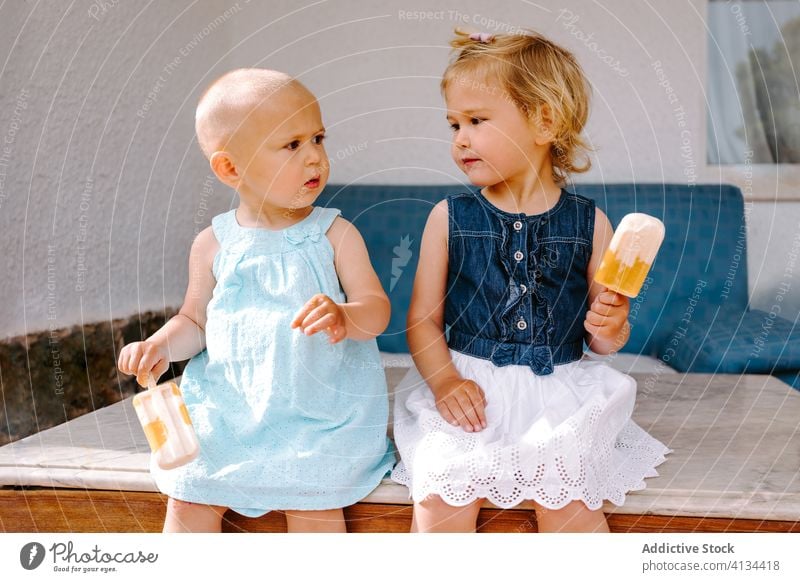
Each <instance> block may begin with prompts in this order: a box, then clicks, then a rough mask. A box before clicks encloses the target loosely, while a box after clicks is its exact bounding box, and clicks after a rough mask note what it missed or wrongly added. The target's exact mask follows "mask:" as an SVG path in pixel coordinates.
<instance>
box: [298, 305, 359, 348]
mask: <svg viewBox="0 0 800 582" xmlns="http://www.w3.org/2000/svg"><path fill="white" fill-rule="evenodd" d="M295 327H299V328H300V331H302V332H303V333H304V334H306V335H314V334H315V333H317V332H318V331H322V330H325V332H326V333H327V334H328V336H329V337H330V343H332V344H335V343H338V342H340V341H342V340H343V339H345V338H346V337H347V328H346V327H345V317H344V310H343V309H342V307H341V305H339V304H338V303H336V302H335V301H334V300H333V299H331V298H330V297H328V296H327V295H325V294H323V293H317V294H316V295H314V296H313V297H312V298H311V299H309V300H308V303H306V304H305V305H304V306H303V307H302V309H300V311H298V312H297V315H295V316H294V319H293V320H292V329H294V328H295Z"/></svg>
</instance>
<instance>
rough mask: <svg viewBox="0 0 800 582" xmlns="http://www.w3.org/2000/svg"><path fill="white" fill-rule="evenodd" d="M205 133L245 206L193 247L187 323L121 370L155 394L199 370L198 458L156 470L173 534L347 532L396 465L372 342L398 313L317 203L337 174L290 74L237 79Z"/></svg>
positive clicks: (245, 72) (350, 235)
mask: <svg viewBox="0 0 800 582" xmlns="http://www.w3.org/2000/svg"><path fill="white" fill-rule="evenodd" d="M196 130H197V139H198V142H199V144H200V147H201V148H202V150H203V153H204V154H205V155H206V156H207V157H208V159H209V162H210V164H211V168H212V170H213V171H214V173H215V174H216V176H217V177H218V178H219V180H220V181H222V182H223V183H224V184H226V185H228V186H230V187H231V188H233V189H235V190H236V191H237V192H238V195H239V206H238V207H237V208H234V209H233V210H230V211H228V212H225V213H224V214H221V215H218V216H215V217H214V219H213V220H212V222H211V226H210V227H208V228H207V229H205V230H203V231H202V232H201V233H200V234H199V235H198V236H197V238H196V239H195V241H194V243H193V245H192V249H191V254H190V257H189V267H190V268H189V286H188V290H187V293H186V298H185V300H184V304H183V306H182V307H181V309H180V312H179V314H178V315H176V316H175V317H173V318H172V319H170V321H168V322H167V324H166V325H164V327H162V328H161V329H160V330H159V331H158V332H157V333H155V334H154V335H153V336H152V337H150V338H149V339H148V340H147V341H144V342H136V343H132V344H129V345H127V346H125V348H124V349H123V350H122V352H121V353H120V356H119V362H118V366H119V369H120V370H121V371H122V372H124V373H130V374H136V375H137V379H138V381H139V383H140V384H142V385H146V384H147V378H148V375H150V374H153V375H154V376H155V377H156V378H158V377H159V376H160V375H161V374H163V373H164V371H166V369H167V368H168V366H169V362H170V361H180V360H185V359H187V358H191V361H190V362H189V363H188V365H187V366H186V369H185V371H184V373H183V378H182V380H181V391H182V392H183V396H184V400H185V402H186V406H187V408H188V410H189V414H190V416H191V418H192V422H193V424H194V427H195V430H196V431H197V435H198V439H199V441H200V455H199V457H198V458H197V459H195V460H194V461H192V462H190V463H188V464H186V465H184V466H182V467H178V468H176V469H172V470H168V471H165V470H161V469H159V467H158V466H157V465H156V464H155V462H153V461H151V466H150V470H151V473H152V475H153V477H154V478H155V481H156V484H157V485H158V488H159V490H161V491H162V492H163V493H166V494H167V495H168V496H169V502H168V505H167V516H166V520H165V523H164V531H220V528H221V518H222V514H223V513H224V512H225V511H226V509H233V510H234V511H236V512H238V513H241V514H242V515H246V516H250V517H255V516H259V515H263V514H265V513H266V512H268V511H271V510H284V511H285V512H286V517H287V526H288V529H289V531H345V524H344V519H343V514H342V509H341V508H343V507H345V506H348V505H351V504H353V503H355V502H357V501H359V500H360V499H362V498H363V497H365V496H366V495H367V494H368V493H370V491H372V490H373V489H374V488H375V487H376V486H377V485H378V483H380V481H381V479H382V478H383V477H384V476H385V475H386V474H387V472H388V471H390V470H391V468H392V465H393V463H394V454H393V453H392V452H391V450H392V449H391V447H390V442H389V440H388V439H387V436H386V424H387V422H388V401H387V394H386V380H385V376H384V372H383V369H382V366H381V362H380V356H379V352H378V348H377V344H376V342H375V339H374V338H375V337H376V336H377V335H378V334H380V333H381V332H383V330H384V329H385V328H386V326H387V324H388V321H389V312H390V305H389V301H388V298H387V297H386V294H385V293H384V291H383V289H382V287H381V284H380V282H379V280H378V277H377V276H376V274H375V272H374V270H373V269H372V266H371V264H370V261H369V256H368V254H367V250H366V246H365V245H364V241H363V239H362V237H361V235H360V234H359V233H358V231H357V230H356V228H355V227H354V226H353V225H352V224H351V223H349V222H348V221H346V220H345V219H343V218H342V217H341V216H338V215H339V211H338V210H336V209H332V208H320V207H315V206H312V204H313V203H314V201H315V200H316V198H317V197H318V196H319V194H320V192H322V189H323V188H324V186H325V184H326V182H327V179H328V170H329V162H328V158H327V156H326V154H325V148H324V146H323V138H324V133H325V128H324V126H323V124H322V117H321V114H320V109H319V105H318V104H317V101H316V99H315V98H314V96H313V95H312V94H311V93H310V92H309V91H308V89H306V88H305V87H304V86H303V85H302V84H301V83H299V82H298V81H297V80H295V79H292V78H290V77H288V76H287V75H285V74H282V73H278V72H276V71H269V70H264V69H240V70H236V71H232V72H230V73H228V74H226V75H223V76H222V77H221V78H220V79H218V80H217V81H216V82H214V83H213V84H212V85H211V86H210V87H209V88H208V90H207V91H206V92H205V94H204V95H203V96H202V98H201V99H200V102H199V105H198V107H197V114H196ZM319 332H324V333H319Z"/></svg>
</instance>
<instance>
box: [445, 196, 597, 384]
mask: <svg viewBox="0 0 800 582" xmlns="http://www.w3.org/2000/svg"><path fill="white" fill-rule="evenodd" d="M447 207H448V215H449V220H448V222H449V226H448V257H449V268H448V275H447V297H446V299H445V310H444V317H445V324H446V328H445V329H446V337H447V345H448V347H450V348H452V349H453V350H456V351H459V352H462V353H465V354H469V355H471V356H475V357H478V358H483V359H486V360H491V361H492V363H494V364H495V365H496V366H508V365H511V364H521V365H526V366H530V367H531V369H532V370H533V372H534V373H535V374H537V375H540V376H544V375H547V374H551V373H552V372H553V366H555V365H557V364H566V363H568V362H572V361H574V360H579V359H581V356H582V355H583V338H584V335H585V333H586V329H585V328H584V327H583V321H584V319H585V318H586V311H587V310H588V308H589V285H588V283H587V281H586V269H587V266H588V264H589V259H590V258H591V255H592V236H593V233H594V215H595V203H594V200H592V199H590V198H586V197H584V196H580V195H578V194H572V193H570V192H567V191H566V190H562V191H561V197H560V198H559V200H558V202H557V203H556V205H555V206H554V207H553V208H551V209H550V210H548V211H547V212H544V213H542V214H534V215H526V214H522V213H511V212H505V211H503V210H500V209H499V208H497V207H495V206H494V205H493V204H491V203H490V202H489V201H488V200H487V199H486V198H485V197H484V196H483V195H482V194H481V193H480V192H469V193H462V194H454V195H450V196H448V197H447Z"/></svg>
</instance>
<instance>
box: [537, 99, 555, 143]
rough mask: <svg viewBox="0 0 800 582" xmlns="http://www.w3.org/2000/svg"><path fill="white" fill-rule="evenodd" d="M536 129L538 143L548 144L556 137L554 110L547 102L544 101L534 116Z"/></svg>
mask: <svg viewBox="0 0 800 582" xmlns="http://www.w3.org/2000/svg"><path fill="white" fill-rule="evenodd" d="M532 121H533V125H534V128H535V130H536V145H547V144H549V143H551V142H552V141H553V140H554V139H555V131H554V125H555V120H554V119H553V111H552V110H551V109H550V106H549V105H548V104H547V103H542V104H541V105H540V106H539V109H538V111H536V113H535V114H534V116H533V120H532Z"/></svg>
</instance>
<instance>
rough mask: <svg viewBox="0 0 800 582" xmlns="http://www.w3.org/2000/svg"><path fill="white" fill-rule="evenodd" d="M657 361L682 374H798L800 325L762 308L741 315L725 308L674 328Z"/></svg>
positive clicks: (799, 365)
mask: <svg viewBox="0 0 800 582" xmlns="http://www.w3.org/2000/svg"><path fill="white" fill-rule="evenodd" d="M684 330H686V331H685V334H684ZM658 357H659V359H661V360H662V361H664V362H665V363H667V364H668V365H670V366H672V367H673V368H676V369H677V370H678V371H680V372H696V373H718V374H739V373H748V374H774V373H776V372H787V373H790V372H792V371H794V372H795V373H796V372H797V370H800V326H797V325H794V324H793V323H792V322H791V321H788V320H786V319H783V318H781V317H778V316H773V315H772V314H770V313H767V312H765V311H761V310H759V309H752V310H750V311H747V312H745V313H742V312H740V311H738V310H735V309H730V308H727V309H725V308H723V309H720V310H719V311H718V312H716V313H714V314H713V315H712V316H711V317H708V316H706V317H699V318H697V319H694V320H692V322H691V323H690V324H689V325H688V326H686V325H684V326H681V327H677V328H675V329H674V330H673V334H672V336H671V337H670V339H669V340H668V341H667V342H665V343H664V345H663V346H662V347H661V348H660V349H659V353H658ZM785 375H786V376H787V378H789V377H790V376H791V374H785ZM782 379H784V378H782ZM784 381H786V379H784Z"/></svg>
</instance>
